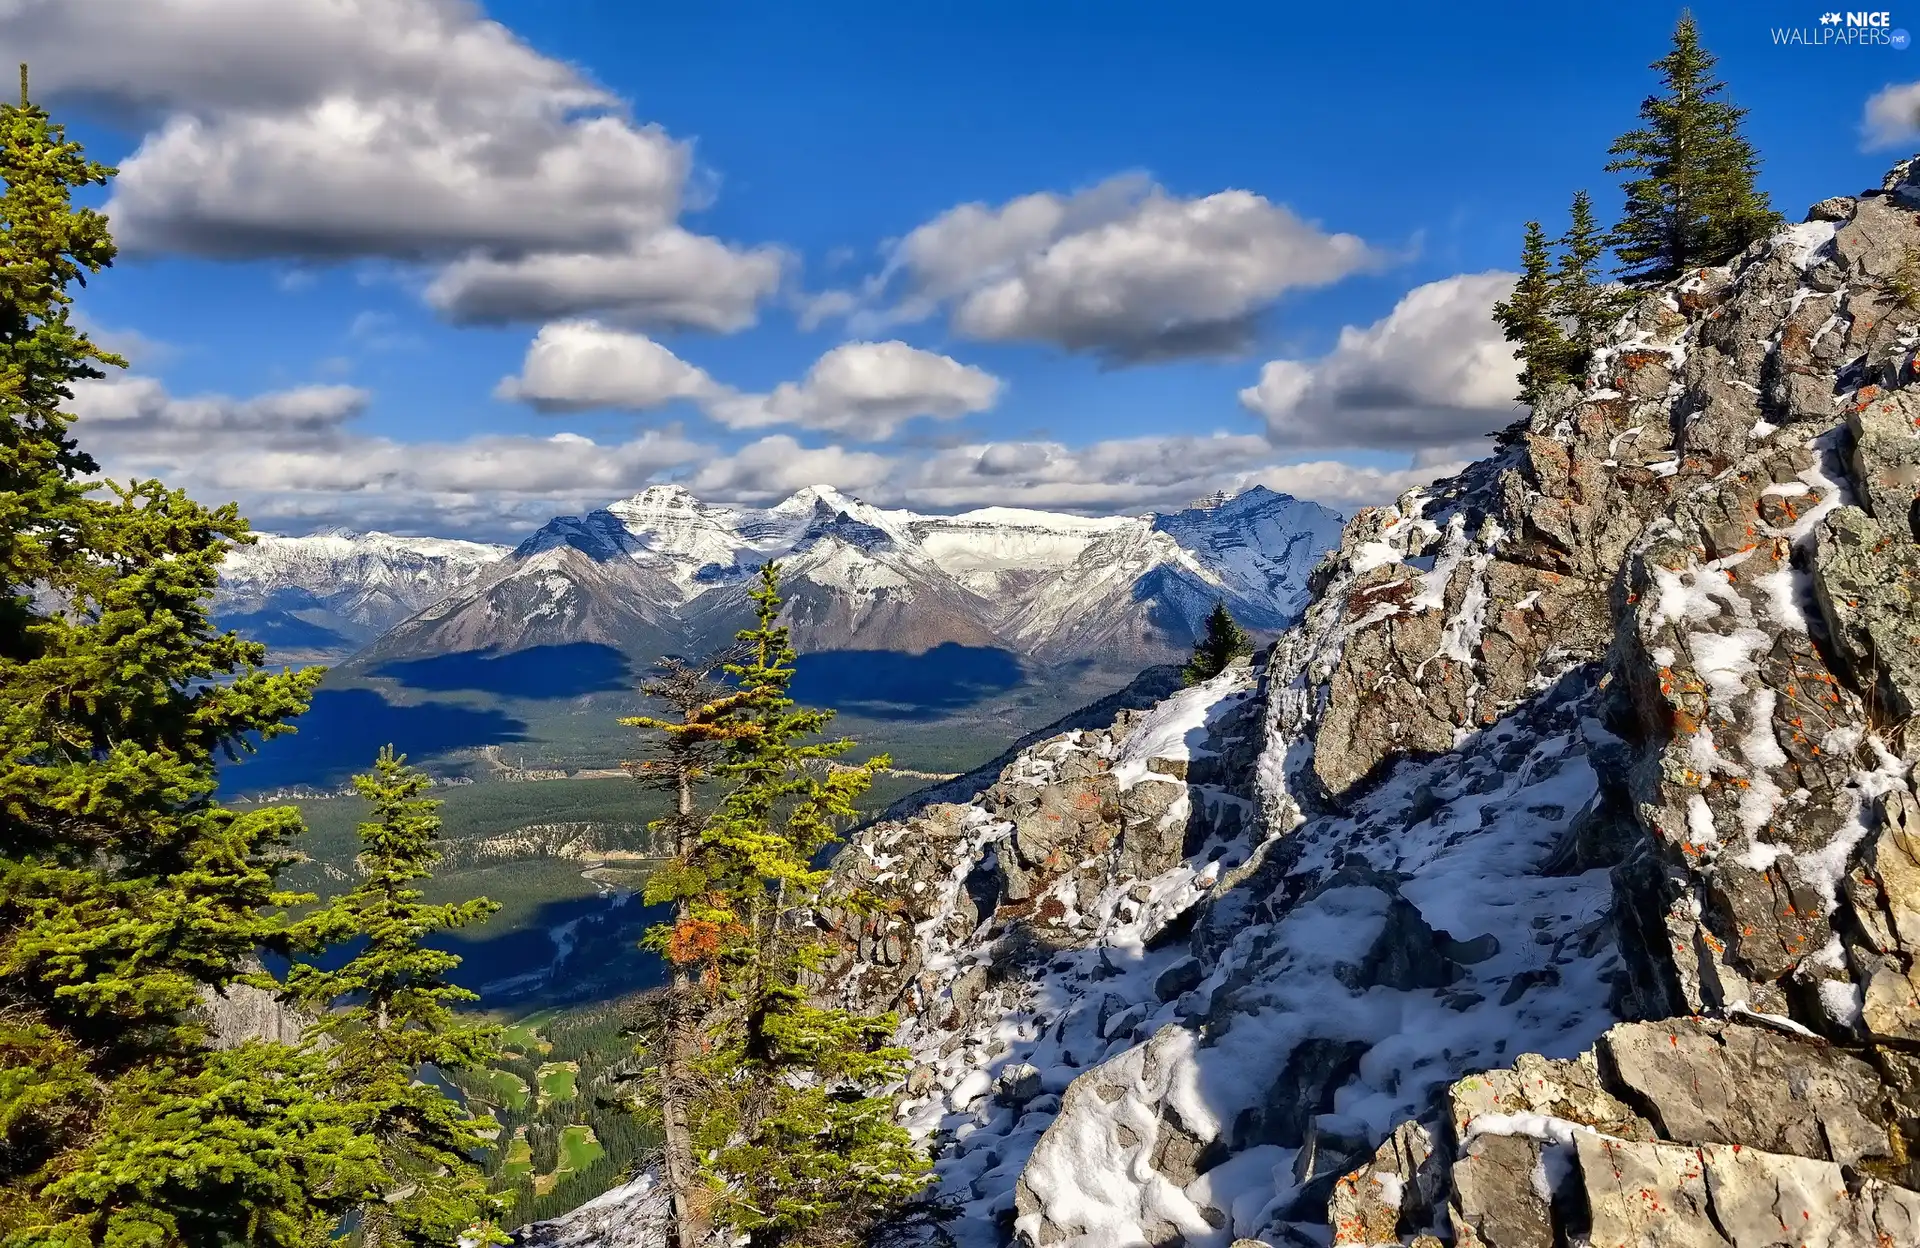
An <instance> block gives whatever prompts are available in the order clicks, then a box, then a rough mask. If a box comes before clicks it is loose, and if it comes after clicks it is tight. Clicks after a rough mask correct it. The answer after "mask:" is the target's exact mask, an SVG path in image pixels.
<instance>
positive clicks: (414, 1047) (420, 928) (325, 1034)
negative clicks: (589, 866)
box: [286, 746, 504, 1245]
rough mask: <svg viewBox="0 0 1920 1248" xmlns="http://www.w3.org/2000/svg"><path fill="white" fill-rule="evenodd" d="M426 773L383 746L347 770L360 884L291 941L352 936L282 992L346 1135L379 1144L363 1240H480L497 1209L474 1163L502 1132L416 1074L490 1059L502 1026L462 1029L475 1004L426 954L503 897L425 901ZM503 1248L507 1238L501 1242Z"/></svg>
mask: <svg viewBox="0 0 1920 1248" xmlns="http://www.w3.org/2000/svg"><path fill="white" fill-rule="evenodd" d="M427 786H428V780H427V777H426V776H425V775H424V774H422V773H421V772H419V771H417V770H415V769H413V768H411V767H408V766H407V765H406V759H405V758H404V757H402V756H399V755H396V754H395V753H394V752H393V747H392V746H387V747H386V748H385V749H383V750H381V751H380V756H379V758H378V759H376V760H375V762H374V766H373V770H372V771H371V772H369V773H367V774H365V775H359V776H355V777H354V780H353V787H354V788H355V789H357V790H359V792H360V795H361V796H362V797H364V798H366V799H367V802H368V803H369V804H370V806H371V807H372V815H373V818H372V819H371V820H369V821H368V822H366V823H363V824H361V825H360V847H361V848H360V856H359V866H360V869H361V871H362V872H363V873H364V874H363V877H362V879H361V881H360V883H359V884H358V885H356V886H355V887H354V888H353V889H351V890H350V891H348V892H345V893H342V894H340V895H339V896H338V897H335V898H334V899H333V900H332V901H330V902H328V903H327V904H326V905H325V906H323V907H321V908H320V909H319V910H317V911H315V912H313V913H312V914H310V915H308V916H306V917H305V918H303V919H302V920H301V921H300V922H299V923H298V924H297V925H296V927H295V929H294V938H295V939H296V940H297V941H298V942H299V943H300V945H301V947H302V948H304V949H307V950H319V949H324V948H327V947H329V946H338V945H341V944H344V943H346V942H348V941H361V942H362V943H360V944H359V945H358V948H357V949H356V951H355V953H354V955H353V957H352V958H350V959H349V960H348V961H347V962H346V964H345V965H343V966H341V967H339V968H338V969H337V970H326V969H323V968H322V967H321V966H319V965H316V964H314V963H312V962H301V963H297V964H296V965H295V966H294V967H293V968H292V970H291V971H289V972H288V975H287V981H286V996H287V998H288V999H289V1000H290V1001H293V1002H296V1003H298V1004H299V1005H301V1006H304V1007H305V1008H306V1009H307V1010H308V1011H309V1012H310V1013H311V1014H312V1015H313V1016H314V1018H315V1021H314V1023H313V1024H312V1025H311V1026H310V1027H309V1028H308V1032H307V1034H308V1037H309V1039H310V1040H311V1041H316V1042H319V1043H320V1044H322V1045H324V1046H325V1056H326V1061H327V1066H328V1072H329V1077H330V1082H331V1087H330V1089H329V1092H330V1095H331V1096H332V1097H333V1099H334V1100H335V1101H336V1102H337V1103H339V1104H342V1105H344V1106H347V1107H348V1109H349V1111H350V1114H351V1121H352V1123H353V1126H354V1129H355V1130H356V1131H357V1132H358V1133H359V1134H360V1135H361V1136H362V1137H364V1138H367V1139H371V1140H373V1141H375V1142H376V1143H377V1144H378V1146H379V1150H380V1163H381V1166H382V1169H383V1174H382V1176H381V1184H380V1188H379V1190H378V1191H377V1192H374V1193H372V1194H371V1198H370V1199H368V1200H366V1201H364V1202H363V1203H362V1204H361V1206H360V1235H361V1240H362V1242H363V1243H366V1244H370V1245H392V1244H406V1245H430V1244H438V1245H451V1244H457V1243H459V1242H460V1241H461V1240H462V1239H466V1240H468V1241H485V1240H489V1239H493V1238H496V1237H495V1236H493V1235H492V1234H491V1233H490V1228H492V1227H493V1226H494V1225H495V1222H496V1219H497V1217H498V1214H499V1212H500V1211H499V1208H498V1204H499V1202H498V1201H497V1200H496V1199H495V1198H494V1197H493V1196H492V1195H491V1194H490V1193H489V1192H488V1190H487V1181H486V1178H485V1175H484V1168H483V1167H482V1165H481V1164H480V1162H479V1161H477V1160H475V1158H476V1157H477V1156H478V1155H479V1154H480V1152H481V1151H482V1150H483V1149H485V1148H486V1147H487V1145H488V1138H487V1136H485V1135H483V1134H482V1132H488V1131H491V1130H492V1129H493V1128H495V1127H496V1126H497V1124H496V1123H495V1122H494V1121H493V1120H492V1119H490V1118H484V1117H477V1116H475V1115H473V1114H470V1113H468V1112H467V1110H466V1108H465V1107H464V1106H462V1105H461V1104H460V1102H459V1101H457V1100H455V1099H454V1098H453V1097H451V1096H448V1095H447V1094H446V1093H445V1092H443V1091H441V1089H440V1088H439V1087H438V1086H436V1085H435V1084H433V1083H428V1082H425V1081H424V1080H423V1079H422V1078H421V1075H422V1074H423V1073H424V1072H426V1071H428V1070H429V1069H430V1068H431V1069H433V1070H437V1071H440V1072H442V1073H443V1074H458V1073H460V1072H463V1071H469V1070H478V1069H483V1068H485V1067H487V1066H489V1065H491V1064H492V1062H493V1061H494V1059H495V1058H497V1057H498V1056H499V1052H500V1048H499V1029H498V1028H496V1027H490V1026H484V1025H479V1024H473V1023H462V1022H460V1021H459V1020H458V1019H457V1018H456V1017H455V1015H454V1007H455V1006H457V1005H460V1004H462V1003H464V1002H468V1001H474V1000H478V997H477V995H476V994H475V993H472V992H469V991H468V990H467V989H465V988H460V987H457V986H455V985H454V984H452V983H449V982H448V980H447V976H448V975H449V974H450V973H451V972H452V971H453V970H454V968H455V967H457V966H459V965H460V958H459V957H458V956H457V955H455V954H451V953H447V952H445V951H443V950H439V949H429V948H427V947H426V943H425V942H426V940H427V939H428V938H429V937H431V936H433V935H434V934H435V933H437V932H444V931H452V930H457V929H459V928H463V927H466V926H468V925H470V924H473V923H477V922H479V921H481V920H482V919H485V918H486V917H487V916H488V915H490V914H492V913H494V911H496V910H498V909H499V908H500V907H499V905H498V903H496V902H492V901H489V900H487V899H485V898H476V899H474V900H471V901H464V902H459V903H456V904H450V905H428V904H426V902H425V901H424V900H423V899H422V898H423V894H422V893H421V891H420V889H419V888H418V887H417V885H418V883H419V882H420V881H421V880H424V879H426V878H427V877H428V876H429V875H430V874H431V873H432V871H433V867H434V864H435V863H436V862H438V861H439V858H440V851H439V849H438V847H437V842H438V840H439V836H440V817H439V815H438V813H437V811H438V809H439V806H440V803H439V802H437V801H432V800H429V799H427V798H425V797H422V796H421V795H422V794H423V793H425V792H426V790H427ZM498 1238H499V1239H500V1242H504V1237H498Z"/></svg>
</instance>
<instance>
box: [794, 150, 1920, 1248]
mask: <svg viewBox="0 0 1920 1248" xmlns="http://www.w3.org/2000/svg"><path fill="white" fill-rule="evenodd" d="M1916 164H1920V162H1907V163H1903V164H1902V165H1901V166H1899V167H1897V168H1896V169H1895V170H1894V171H1893V173H1892V174H1891V175H1889V178H1888V181H1887V183H1886V185H1885V186H1883V187H1882V188H1879V189H1876V190H1872V191H1868V192H1865V193H1863V194H1861V195H1859V196H1857V197H1845V196H1842V197H1835V198H1834V199H1830V200H1824V201H1822V202H1821V203H1820V204H1817V205H1815V207H1814V209H1813V211H1812V212H1810V213H1809V215H1808V220H1807V221H1806V222H1805V223H1803V224H1801V225H1797V226H1793V227H1790V228H1788V229H1786V230H1783V231H1782V232H1781V233H1780V234H1778V235H1776V236H1775V237H1773V238H1771V239H1767V240H1763V241H1761V242H1759V243H1756V244H1755V245H1754V246H1752V247H1751V248H1749V249H1748V250H1747V252H1746V253H1744V254H1743V255H1741V256H1739V257H1736V258H1735V259H1734V260H1733V261H1731V262H1730V263H1728V264H1727V265H1724V266H1721V267H1719V268H1714V269H1706V270H1700V271H1696V272H1693V273H1690V274H1689V275H1687V276H1686V277H1685V278H1684V279H1682V280H1680V281H1676V282H1674V283H1672V284H1670V285H1668V286H1666V287H1663V288H1660V289H1657V290H1651V291H1646V292H1643V293H1642V295H1641V296H1640V297H1639V299H1638V301H1637V302H1636V303H1635V304H1634V305H1633V306H1632V307H1631V308H1630V309H1629V310H1628V311H1627V312H1626V313H1625V314H1624V315H1623V317H1622V319H1621V321H1620V323H1619V325H1618V326H1617V328H1616V330H1615V332H1614V334H1613V335H1612V337H1611V339H1610V341H1609V342H1608V343H1607V344H1606V345H1605V346H1604V347H1603V348H1602V349H1601V350H1600V351H1599V352H1598V354H1597V357H1596V359H1595V361H1594V366H1593V370H1592V374H1591V375H1590V376H1589V377H1587V378H1586V379H1585V380H1584V383H1583V384H1582V385H1580V386H1578V387H1569V388H1568V389H1567V390H1566V391H1565V392H1564V393H1562V394H1560V395H1558V396H1555V397H1554V398H1553V399H1551V400H1550V401H1548V402H1544V403H1542V404H1540V405H1539V406H1538V407H1537V408H1536V409H1535V410H1534V411H1533V412H1531V413H1530V414H1529V415H1528V417H1527V418H1526V419H1525V420H1524V421H1522V422H1520V423H1518V424H1516V425H1515V426H1514V427H1512V428H1510V429H1509V430H1508V431H1506V432H1505V433H1504V434H1502V435H1501V437H1500V439H1499V442H1498V449H1497V450H1496V452H1495V454H1494V455H1493V456H1492V457H1490V458H1489V459H1487V460H1485V461H1483V462H1482V463H1479V464H1476V465H1474V466H1472V467H1471V468H1469V469H1467V470H1466V471H1465V472H1463V473H1462V474H1461V475H1460V476H1458V477H1456V478H1454V479H1452V480H1450V481H1445V482H1440V483H1437V484H1435V485H1433V486H1430V487H1426V488H1423V489H1419V490H1413V491H1409V492H1408V493H1407V494H1405V495H1403V496H1402V497H1401V498H1400V499H1399V500H1397V501H1396V502H1395V503H1394V505H1392V506H1390V507H1381V508H1372V509H1368V510H1366V511H1363V512H1361V513H1360V514H1359V515H1357V516H1356V517H1355V518H1354V519H1353V520H1352V521H1351V522H1350V523H1349V524H1348V526H1347V528H1346V531H1345V533H1344V534H1343V536H1342V540H1341V542H1340V545H1339V547H1338V549H1337V550H1335V551H1334V552H1332V553H1331V554H1330V555H1329V556H1328V557H1327V558H1326V560H1325V561H1324V562H1323V563H1322V564H1321V565H1320V567H1319V568H1318V569H1317V570H1316V571H1315V573H1314V575H1313V578H1312V589H1313V601H1312V603H1311V604H1310V605H1309V607H1308V608H1307V610H1306V614H1305V616H1304V618H1303V619H1302V620H1301V622H1300V623H1299V624H1298V625H1296V626H1295V627H1293V628H1291V629H1289V630H1287V631H1286V632H1285V633H1283V634H1282V635H1281V636H1280V638H1279V639H1278V640H1277V641H1276V642H1275V644H1274V645H1273V646H1272V647H1271V649H1270V650H1269V651H1268V652H1267V653H1265V654H1263V655H1261V656H1259V658H1258V659H1257V660H1256V663H1255V666H1254V667H1253V668H1252V669H1251V670H1241V671H1237V672H1234V673H1230V674H1229V675H1227V676H1224V677H1222V678H1221V679H1220V680H1219V681H1216V682H1213V683H1211V684H1209V685H1207V686H1203V687H1201V688H1199V689H1194V690H1185V691H1181V692H1178V693H1175V694H1174V695H1172V696H1171V697H1169V698H1167V699H1166V700H1165V701H1163V702H1161V703H1160V704H1159V705H1158V706H1157V707H1155V708H1153V709H1151V710H1147V711H1133V712H1127V713H1125V714H1123V715H1121V716H1119V717H1117V718H1116V719H1115V720H1114V721H1113V722H1112V723H1111V725H1110V726H1108V727H1105V728H1094V729H1086V728H1082V729H1080V730H1077V731H1075V732H1071V733H1066V734H1063V735H1061V736H1058V737H1054V738H1052V739H1050V740H1047V741H1041V742H1036V743H1034V744H1033V745H1031V746H1029V747H1028V748H1026V749H1024V750H1022V751H1021V752H1020V753H1019V754H1018V755H1016V756H1015V757H1014V758H1013V759H1012V760H1011V761H1010V762H1008V764H1007V765H1006V767H1005V768H1004V770H1003V771H1002V772H1001V774H1000V777H999V780H998V781H997V782H996V783H995V784H993V785H992V786H991V787H990V788H988V789H987V790H986V791H985V792H983V793H981V794H980V795H979V796H978V797H976V798H974V800H972V801H969V802H967V803H965V804H963V805H953V806H945V807H929V808H927V809H925V810H923V811H920V812H918V813H915V814H914V815H913V816H912V817H911V818H909V819H907V820H904V821H893V822H883V823H880V824H877V825H874V826H873V827H870V828H867V829H864V830H863V831H862V832H861V833H859V834H858V835H857V836H856V837H855V838H854V840H853V842H852V844H850V845H849V846H848V847H847V849H846V850H845V851H844V852H843V853H842V854H841V856H840V858H839V860H838V861H837V863H836V868H835V869H836V872H837V873H838V874H839V877H840V879H841V881H842V882H843V884H844V886H845V887H848V888H858V889H860V890H862V891H864V892H866V893H869V894H871V895H874V896H876V897H878V898H879V899H880V901H881V904H880V905H879V906H878V907H868V908H863V909H862V910H861V911H859V912H858V913H849V914H845V915H834V914H827V915H823V916H822V921H823V923H825V924H826V925H827V926H829V927H830V928H832V929H833V930H835V931H838V932H839V933H840V935H841V937H842V946H843V953H842V956H841V957H840V959H839V960H838V961H837V962H836V963H835V964H834V965H832V966H830V967H828V968H826V969H825V971H824V972H823V975H822V981H821V985H820V987H821V991H822V993H823V994H824V995H829V996H834V997H836V998H838V999H843V1000H849V1001H853V1002H856V1003H858V1004H861V1005H863V1006H866V1007H869V1008H872V1007H885V1008H894V1009H898V1010H899V1011H900V1012H901V1020H902V1026H901V1043H903V1044H904V1045H906V1046H907V1047H908V1048H909V1049H910V1050H911V1052H912V1053H913V1058H914V1066H913V1075H912V1077H911V1078H910V1080H909V1081H908V1084H907V1086H906V1088H905V1089H903V1091H902V1095H901V1101H900V1113H901V1120H902V1121H903V1122H904V1123H905V1124H906V1125H907V1126H908V1127H909V1129H911V1130H912V1131H914V1132H916V1133H917V1134H918V1135H920V1136H921V1137H922V1138H924V1139H926V1140H927V1141H928V1142H929V1144H930V1145H932V1146H935V1147H936V1148H937V1150H938V1152H937V1157H936V1162H935V1169H936V1175H937V1180H938V1191H939V1194H940V1195H941V1196H942V1198H943V1199H946V1200H950V1201H951V1202H953V1205H954V1207H955V1208H956V1209H958V1210H959V1214H958V1216H957V1218H956V1220H955V1221H954V1222H953V1223H951V1224H950V1228H949V1229H950V1230H951V1232H952V1234H953V1235H954V1238H955V1240H956V1242H957V1243H959V1244H961V1245H963V1246H964V1248H988V1246H990V1245H991V1246H994V1248H998V1246H1000V1245H1007V1244H1019V1245H1028V1246H1041V1245H1044V1246H1046V1248H1055V1246H1059V1248H1097V1246H1099V1245H1105V1244H1148V1245H1154V1246H1155V1248H1171V1246H1172V1245H1175V1244H1181V1245H1190V1246H1193V1248H1199V1246H1200V1245H1206V1246H1208V1248H1227V1246H1229V1245H1233V1244H1235V1243H1246V1242H1253V1243H1263V1244H1269V1245H1275V1246H1278V1245H1289V1246H1292V1245H1301V1244H1327V1243H1332V1244H1334V1245H1337V1246H1340V1248H1357V1246H1358V1245H1369V1246H1370V1248H1371V1246H1377V1245H1384V1244H1401V1245H1416V1244H1417V1245H1422V1246H1424V1248H1437V1245H1439V1244H1442V1243H1447V1244H1452V1245H1455V1246H1456V1248H1458V1246H1462V1245H1481V1246H1484V1248H1560V1246H1562V1245H1567V1244H1588V1245H1592V1248H1624V1246H1626V1245H1633V1246H1635V1248H1640V1246H1643V1245H1644V1246H1651V1245H1662V1246H1665V1245H1702V1246H1712V1248H1726V1246H1729V1245H1739V1246H1741V1248H1748V1246H1758V1245H1765V1246H1767V1248H1774V1246H1775V1245H1782V1244H1787V1243H1792V1244H1795V1245H1800V1244H1808V1245H1829V1246H1831V1248H1840V1246H1842V1245H1854V1244H1860V1245H1873V1246H1874V1248H1880V1246H1881V1245H1901V1246H1904V1245H1920V1194H1917V1193H1920V799H1917V798H1916V797H1915V793H1914V783H1913V777H1912V774H1911V773H1912V765H1913V763H1914V761H1915V760H1916V758H1920V734H1916V733H1914V732H1912V731H1910V730H1909V724H1908V720H1909V719H1910V718H1911V716H1912V714H1913V708H1914V706H1915V704H1916V701H1920V668H1916V666H1915V664H1916V663H1920V658H1916V656H1920V603H1916V600H1915V594H1916V589H1915V586H1916V585H1917V584H1920V542H1916V540H1915V539H1916V530H1915V528H1914V515H1913V508H1914V503H1915V498H1916V497H1920V436H1916V433H1915V428H1916V426H1914V424H1913V419H1914V417H1916V416H1920V398H1916V397H1915V396H1916V395H1920V384H1916V383H1920V375H1917V374H1916V367H1915V350H1916V346H1917V345H1920V314H1916V313H1915V312H1913V311H1911V310H1909V309H1907V308H1905V307H1904V306H1902V304H1901V302H1900V300H1899V299H1898V298H1897V297H1896V296H1895V294H1894V293H1893V285H1894V284H1895V283H1894V279H1895V278H1896V276H1897V275H1898V274H1899V273H1900V272H1901V270H1902V268H1903V266H1904V265H1905V264H1906V263H1907V257H1908V255H1909V253H1910V252H1912V251H1913V249H1915V248H1920V216H1917V215H1916V214H1917V213H1920V182H1916V181H1914V180H1913V176H1914V174H1915V172H1916Z"/></svg>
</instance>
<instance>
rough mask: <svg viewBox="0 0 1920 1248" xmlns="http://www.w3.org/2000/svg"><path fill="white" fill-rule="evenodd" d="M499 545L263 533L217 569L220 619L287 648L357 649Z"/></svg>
mask: <svg viewBox="0 0 1920 1248" xmlns="http://www.w3.org/2000/svg"><path fill="white" fill-rule="evenodd" d="M506 553H507V548H506V547H504V546H490V545H487V544H485V543H482V542H463V541H454V540H450V539H446V538H437V537H395V536H393V535H392V534H389V533H379V532H369V533H358V532H354V531H353V530H351V529H324V530H322V531H320V532H318V533H314V534H311V535H309V536H306V537H284V536H281V535H279V534H275V533H262V534H260V535H259V539H258V540H257V541H256V542H255V543H254V544H253V545H251V546H242V547H239V548H237V549H235V550H233V551H231V552H229V553H228V555H227V559H226V562H225V564H223V565H222V567H221V569H220V600H219V611H220V616H221V619H222V621H223V622H225V623H226V624H228V625H229V626H233V627H238V628H240V629H242V631H244V632H246V633H248V635H250V636H254V637H258V638H260V639H261V640H263V641H266V642H267V643H268V644H269V645H272V646H274V647H275V648H276V649H277V650H280V651H283V652H289V653H301V652H306V653H312V654H327V653H337V652H344V651H348V650H353V649H357V648H358V647H359V646H360V645H362V644H364V643H365V642H367V641H370V640H372V639H373V638H374V637H377V636H379V635H380V634H381V633H383V632H385V631H386V630H387V629H388V628H391V627H392V626H393V625H395V624H397V623H399V622H400V621H401V620H403V619H405V618H406V617H407V616H409V615H412V614H413V613H414V612H416V611H418V610H419V609H420V608H422V607H424V606H427V605H428V604H430V603H434V602H438V601H439V600H440V599H442V598H444V597H446V596H447V595H448V594H449V593H452V592H453V591H455V590H457V589H460V588H461V587H463V586H465V585H467V584H468V583H470V582H471V581H472V580H473V579H474V578H475V577H477V576H478V575H479V574H480V572H481V571H482V570H483V569H484V568H486V567H487V566H488V565H489V564H492V563H494V562H495V561H497V560H498V559H499V558H500V557H501V556H503V555H505V554H506Z"/></svg>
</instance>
